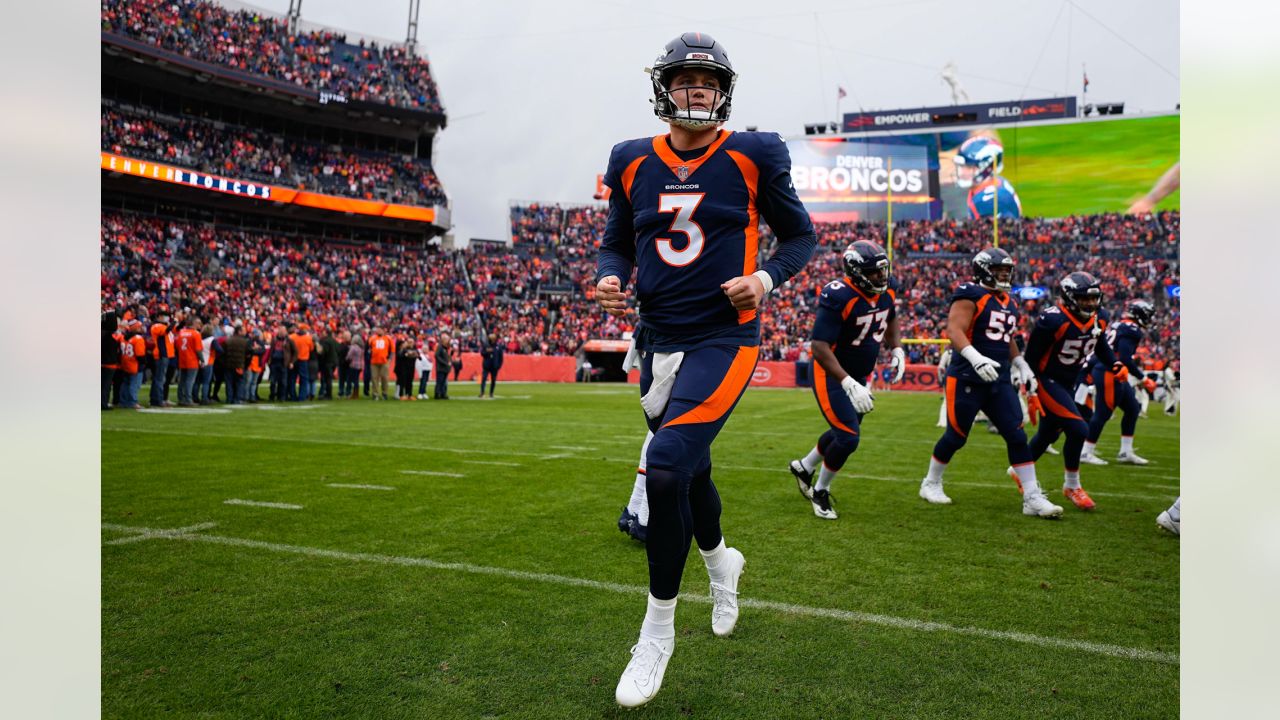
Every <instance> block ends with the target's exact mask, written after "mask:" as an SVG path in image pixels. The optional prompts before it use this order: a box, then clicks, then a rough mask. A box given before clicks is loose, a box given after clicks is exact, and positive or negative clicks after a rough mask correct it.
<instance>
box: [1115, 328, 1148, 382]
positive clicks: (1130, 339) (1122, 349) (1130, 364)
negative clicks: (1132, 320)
mask: <svg viewBox="0 0 1280 720" xmlns="http://www.w3.org/2000/svg"><path fill="white" fill-rule="evenodd" d="M1137 350H1138V338H1136V337H1134V336H1132V335H1128V334H1125V335H1121V336H1119V337H1117V338H1116V356H1117V357H1118V359H1119V360H1120V362H1122V363H1124V366H1125V367H1127V368H1129V372H1130V373H1133V374H1134V375H1136V376H1138V377H1142V366H1141V365H1139V364H1138V360H1137V359H1136V358H1134V356H1133V354H1134V353H1135V352H1137Z"/></svg>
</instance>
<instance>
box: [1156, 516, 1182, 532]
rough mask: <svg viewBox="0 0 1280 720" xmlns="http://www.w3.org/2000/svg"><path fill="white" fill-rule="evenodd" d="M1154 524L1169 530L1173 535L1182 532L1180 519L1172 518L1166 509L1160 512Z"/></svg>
mask: <svg viewBox="0 0 1280 720" xmlns="http://www.w3.org/2000/svg"><path fill="white" fill-rule="evenodd" d="M1156 524H1157V525H1159V526H1160V527H1162V528H1164V529H1165V530H1168V531H1169V532H1171V533H1173V534H1174V535H1179V536H1181V535H1182V533H1181V532H1180V530H1181V528H1182V519H1181V518H1179V519H1177V520H1174V519H1173V516H1172V515H1170V514H1169V511H1168V510H1165V511H1163V512H1161V513H1160V515H1158V516H1157V517H1156Z"/></svg>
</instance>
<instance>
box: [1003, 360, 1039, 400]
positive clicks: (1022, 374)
mask: <svg viewBox="0 0 1280 720" xmlns="http://www.w3.org/2000/svg"><path fill="white" fill-rule="evenodd" d="M1009 376H1010V378H1011V379H1012V380H1013V384H1014V385H1016V386H1018V387H1021V388H1025V389H1026V391H1027V394H1028V395H1035V394H1036V388H1038V387H1040V383H1039V382H1038V381H1037V380H1036V374H1035V373H1033V372H1031V366H1030V365H1028V364H1027V359H1026V358H1024V357H1022V356H1021V355H1019V356H1018V357H1016V358H1014V359H1013V367H1012V368H1010V369H1009Z"/></svg>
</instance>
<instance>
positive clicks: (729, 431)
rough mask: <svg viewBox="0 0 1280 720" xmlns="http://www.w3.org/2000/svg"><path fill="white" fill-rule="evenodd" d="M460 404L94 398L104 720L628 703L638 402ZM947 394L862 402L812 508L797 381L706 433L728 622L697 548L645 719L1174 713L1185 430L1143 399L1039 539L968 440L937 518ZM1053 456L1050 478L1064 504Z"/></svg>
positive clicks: (549, 711)
mask: <svg viewBox="0 0 1280 720" xmlns="http://www.w3.org/2000/svg"><path fill="white" fill-rule="evenodd" d="M475 392H476V385H475V384H474V383H459V384H452V386H451V395H453V397H454V398H455V399H454V400H451V401H449V402H432V401H417V402H413V403H399V402H387V403H374V402H369V401H366V400H361V401H358V402H352V401H336V402H332V403H328V402H326V403H307V404H291V405H287V406H256V407H255V406H248V407H242V408H222V407H220V406H218V407H215V408H212V409H211V410H204V409H199V410H197V411H185V412H180V411H174V410H169V411H163V412H155V413H149V412H129V411H115V412H110V413H104V414H103V416H102V428H103V434H102V458H103V460H102V507H103V515H102V521H103V532H102V539H103V547H102V578H103V586H102V612H103V617H102V621H103V622H102V694H103V696H102V710H103V716H104V717H122V718H137V717H153V716H160V715H165V716H177V717H196V716H199V717H217V718H242V717H299V718H302V717H319V716H323V717H368V718H399V717H405V718H408V717H433V718H444V717H457V718H477V717H546V718H565V717H615V716H620V715H623V714H624V713H623V711H621V710H620V709H619V708H617V706H616V705H615V704H614V702H613V687H614V684H615V683H616V681H617V678H618V675H619V674H620V673H621V671H622V668H623V667H624V666H625V664H626V661H627V659H628V657H629V656H628V654H627V651H628V649H629V648H630V646H631V644H632V643H633V642H634V641H635V633H636V631H637V630H638V627H639V622H640V619H641V617H642V615H643V611H644V603H643V598H644V594H645V586H646V579H647V572H646V565H645V560H644V551H643V548H642V546H640V545H639V544H637V543H634V542H633V541H631V540H629V539H627V538H625V537H624V536H623V535H622V534H620V533H619V532H618V531H617V529H616V527H615V521H616V519H617V516H618V512H619V509H620V508H621V506H622V505H623V504H624V503H625V502H626V500H627V498H628V497H629V495H630V488H631V483H632V479H633V477H634V474H633V473H634V464H635V461H636V455H637V453H638V451H639V445H640V441H641V440H642V438H643V424H642V422H641V416H640V411H639V409H638V407H637V403H636V398H635V391H634V389H633V388H627V387H623V386H618V385H589V386H583V385H536V384H514V383H513V384H502V385H501V386H500V387H499V396H500V397H499V398H497V399H495V400H477V399H471V398H470V396H471V395H472V394H473V393H475ZM464 398H467V399H464ZM937 407H938V399H937V396H932V395H918V394H907V393H897V394H894V393H881V394H880V395H879V397H878V398H877V409H876V411H875V412H874V413H873V414H872V415H870V416H869V417H868V418H867V420H866V423H865V425H864V433H863V438H862V445H861V447H860V448H859V450H858V452H857V453H856V454H855V455H854V456H853V457H852V458H851V460H850V462H849V464H848V465H847V466H846V469H845V472H844V473H842V474H841V475H840V476H839V477H838V478H837V479H836V481H835V484H834V485H833V487H832V494H833V496H834V497H835V501H836V509H837V511H839V513H840V516H841V517H840V519H839V520H838V521H835V522H829V521H823V520H819V519H817V518H815V517H814V516H813V514H812V511H811V510H810V509H809V505H808V503H807V502H806V501H804V500H803V499H802V498H801V497H800V495H799V493H797V492H796V490H795V484H794V481H793V480H792V479H791V476H790V475H789V474H788V473H787V471H786V464H787V461H788V460H790V459H791V458H793V457H798V456H799V455H801V454H803V453H804V452H805V451H807V450H808V448H809V447H810V446H811V444H812V442H813V440H814V439H815V438H816V437H817V435H818V434H819V433H820V432H821V431H822V429H823V428H824V427H825V424H824V423H823V421H822V419H821V416H820V415H819V413H818V411H817V408H816V405H815V403H814V401H813V396H812V394H811V393H809V392H808V391H807V390H761V389H755V390H751V391H748V393H747V395H746V397H745V398H744V399H743V401H742V403H741V404H740V406H739V407H738V409H737V410H736V411H735V413H734V416H733V418H732V419H731V420H730V421H729V423H728V425H727V426H726V428H725V430H724V431H723V432H722V434H721V436H720V439H719V440H717V442H716V444H715V446H714V447H713V457H714V459H715V467H716V471H715V477H716V482H717V486H718V488H719V490H720V493H721V496H722V497H723V499H724V505H725V513H724V517H723V519H722V524H723V527H724V529H725V534H726V539H727V541H728V543H729V544H730V545H733V546H736V547H738V548H739V549H741V550H742V551H743V553H744V555H745V556H746V559H747V565H746V571H745V574H744V576H743V579H742V584H741V587H740V590H741V593H742V597H743V598H744V600H743V612H742V619H741V620H740V622H739V625H738V628H737V631H736V632H735V634H734V635H733V636H732V637H730V638H727V639H722V638H716V637H714V636H713V635H712V634H711V632H710V628H709V622H710V620H709V618H710V606H709V604H708V601H707V600H706V588H707V585H706V573H705V570H704V569H703V568H702V565H701V561H700V559H699V558H698V556H697V553H696V552H694V553H692V554H691V558H690V561H689V564H688V565H687V568H686V578H685V583H684V587H683V590H684V596H683V598H684V599H683V600H682V602H681V605H680V608H679V610H678V613H677V619H676V625H677V636H678V639H677V647H676V653H675V655H674V657H673V658H672V661H671V665H670V667H669V669H668V671H667V676H666V680H665V683H664V687H663V690H662V692H661V693H660V694H659V695H658V697H657V699H656V700H655V701H654V702H653V703H651V704H650V706H648V707H646V708H644V709H642V710H640V711H639V712H640V713H645V714H648V715H651V716H654V717H669V716H672V715H676V714H683V715H688V716H693V717H726V718H744V717H759V718H777V717H904V718H905V717H939V718H941V717H957V716H962V717H990V718H1007V717H1014V716H1033V715H1043V714H1050V713H1051V714H1053V716H1055V717H1080V718H1084V717H1124V718H1134V717H1170V716H1176V714H1177V712H1178V689H1179V686H1178V675H1179V657H1178V652H1179V645H1178V622H1179V613H1178V592H1179V589H1178V557H1179V549H1178V541H1177V539H1175V538H1173V537H1171V536H1169V535H1167V534H1164V533H1162V532H1160V531H1158V530H1157V529H1156V527H1155V516H1156V514H1157V513H1158V512H1159V511H1160V510H1162V509H1164V508H1165V507H1167V506H1168V505H1169V504H1170V503H1171V502H1172V500H1173V498H1174V497H1175V496H1176V495H1177V494H1178V489H1177V488H1178V475H1179V454H1178V432H1179V425H1178V419H1177V418H1168V417H1165V416H1164V415H1163V414H1162V413H1161V412H1160V408H1159V407H1158V406H1154V405H1153V407H1152V410H1153V412H1152V414H1151V417H1150V418H1149V419H1146V420H1142V421H1140V423H1139V426H1138V434H1137V442H1136V446H1137V449H1138V451H1139V452H1140V453H1141V454H1143V455H1144V456H1146V457H1147V458H1148V459H1150V460H1151V461H1152V463H1151V465H1149V466H1146V467H1142V468H1135V467H1131V466H1117V465H1115V464H1112V465H1109V466H1107V467H1100V468H1099V467H1092V466H1085V468H1084V470H1083V471H1082V475H1083V478H1084V486H1085V487H1086V488H1087V489H1088V490H1089V491H1090V493H1091V494H1092V495H1093V496H1094V498H1095V500H1097V501H1098V505H1099V509H1098V510H1097V511H1096V512H1094V513H1088V514H1086V513H1081V512H1079V511H1077V510H1075V509H1074V508H1073V507H1070V505H1069V503H1067V505H1066V507H1067V510H1066V514H1065V516H1064V519H1063V520H1061V521H1057V522H1053V521H1044V520H1038V519H1033V518H1027V517H1024V516H1022V515H1021V513H1020V505H1019V499H1018V494H1017V491H1016V489H1015V488H1014V486H1013V484H1012V482H1010V481H1008V480H1007V479H1006V478H1005V477H1004V474H1003V471H1004V468H1005V466H1006V465H1007V461H1006V460H1005V458H1004V450H1003V444H1002V443H1001V441H1000V439H999V437H998V436H995V435H988V434H987V433H986V432H984V431H983V430H982V428H980V427H976V428H975V432H973V433H972V434H971V435H970V438H971V439H970V442H969V446H968V447H966V448H965V449H964V450H963V451H961V453H960V454H958V455H957V456H956V459H955V461H954V462H953V463H952V466H951V468H950V469H949V470H948V476H947V481H948V482H947V491H948V494H950V495H951V497H952V498H953V499H954V500H955V505H953V506H950V507H935V506H930V505H928V504H926V503H925V502H924V501H922V500H920V499H919V498H918V497H917V496H916V489H917V487H918V483H919V479H920V477H921V476H922V475H923V473H924V470H925V468H926V467H927V463H928V458H929V450H930V447H931V446H932V444H933V442H934V440H936V438H937V433H938V432H940V431H939V430H938V429H937V428H935V427H934V422H935V421H936V418H937ZM1028 430H1029V431H1033V430H1034V428H1030V427H1029V428H1028ZM1118 434H1119V421H1118V420H1115V421H1113V422H1112V424H1111V425H1110V426H1108V433H1107V435H1106V436H1105V437H1104V438H1103V441H1102V443H1101V444H1100V446H1099V450H1100V453H1101V454H1102V455H1103V457H1108V458H1112V457H1114V455H1115V452H1116V449H1117V446H1118ZM1061 468H1062V461H1061V458H1060V457H1059V456H1046V457H1045V458H1043V459H1042V460H1041V463H1040V465H1039V469H1040V476H1041V480H1042V483H1043V484H1044V485H1045V486H1046V487H1048V488H1054V489H1055V491H1054V492H1053V493H1052V495H1051V497H1053V498H1054V499H1055V501H1057V502H1059V504H1063V503H1064V502H1066V501H1065V500H1064V499H1063V498H1062V497H1061V494H1060V492H1058V491H1057V490H1056V488H1058V487H1060V484H1061ZM627 714H630V713H627Z"/></svg>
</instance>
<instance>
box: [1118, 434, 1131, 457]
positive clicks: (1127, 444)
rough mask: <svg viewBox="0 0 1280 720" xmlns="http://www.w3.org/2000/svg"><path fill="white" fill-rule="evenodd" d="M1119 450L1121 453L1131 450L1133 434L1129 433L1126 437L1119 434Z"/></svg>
mask: <svg viewBox="0 0 1280 720" xmlns="http://www.w3.org/2000/svg"><path fill="white" fill-rule="evenodd" d="M1120 452H1122V453H1131V452H1133V436H1132V435H1129V436H1128V437H1126V436H1124V435H1121V436H1120Z"/></svg>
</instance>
